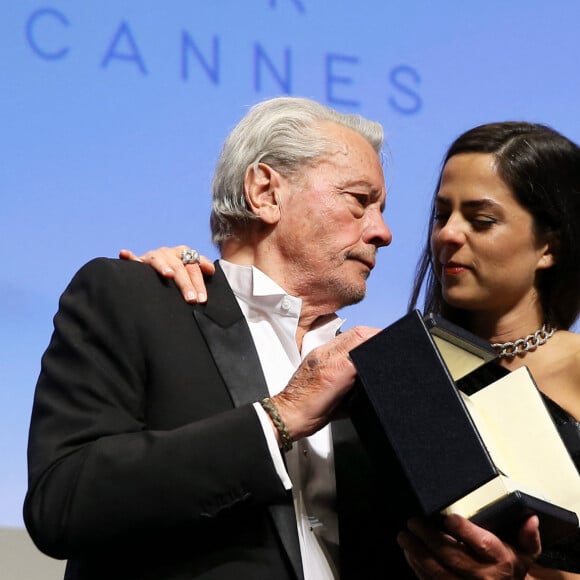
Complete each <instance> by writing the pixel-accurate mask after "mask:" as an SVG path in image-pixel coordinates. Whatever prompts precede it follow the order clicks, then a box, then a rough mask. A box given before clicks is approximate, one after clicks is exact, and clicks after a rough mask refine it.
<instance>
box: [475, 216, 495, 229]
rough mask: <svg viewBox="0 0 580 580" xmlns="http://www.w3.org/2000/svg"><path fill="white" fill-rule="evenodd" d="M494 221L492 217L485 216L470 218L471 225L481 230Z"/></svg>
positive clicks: (491, 224)
mask: <svg viewBox="0 0 580 580" xmlns="http://www.w3.org/2000/svg"><path fill="white" fill-rule="evenodd" d="M495 223H496V221H495V220H494V219H493V218H487V217H479V218H473V219H472V220H471V224H472V225H473V227H474V228H476V229H481V230H482V229H486V228H490V227H491V226H493V225H494V224H495Z"/></svg>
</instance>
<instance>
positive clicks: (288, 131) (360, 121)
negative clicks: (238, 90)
mask: <svg viewBox="0 0 580 580" xmlns="http://www.w3.org/2000/svg"><path fill="white" fill-rule="evenodd" d="M325 122H332V123H336V124H338V125H342V126H343V127H346V128H348V129H352V130H353V131H356V132H357V133H359V134H360V135H361V136H362V137H363V138H364V139H366V141H368V143H369V144H370V145H371V146H372V148H373V149H374V150H375V151H376V153H377V155H380V153H381V147H382V145H383V138H384V132H383V127H382V126H381V124H380V123H377V122H375V121H369V120H368V119H365V118H364V117H362V116H360V115H353V114H343V113H339V112H338V111H335V110H334V109H330V108H328V107H325V106H324V105H321V104H320V103H317V102H316V101H313V100H310V99H305V98H298V97H277V98H273V99H269V100H266V101H263V102H261V103H258V104H257V105H254V106H253V107H252V108H251V109H250V110H249V112H248V113H247V114H246V115H245V116H244V118H243V119H242V120H241V121H240V122H239V123H238V125H237V126H236V127H235V128H234V130H233V131H232V132H231V133H230V134H229V136H228V137H227V139H226V141H225V143H224V145H223V148H222V151H221V155H220V157H219V160H218V163H217V166H216V170H215V174H214V179H213V185H212V192H213V205H212V212H211V218H210V223H211V232H212V240H213V243H214V244H216V245H217V246H218V247H221V244H222V242H223V241H224V240H226V239H228V238H230V237H232V236H234V235H235V233H236V231H240V229H242V227H243V226H244V224H247V223H248V222H249V221H250V220H254V219H256V216H255V214H254V213H253V212H252V211H250V209H249V208H248V206H247V204H246V198H245V195H244V177H245V174H246V170H247V169H248V167H250V166H252V165H255V166H257V164H258V163H266V164H267V165H269V166H270V167H272V169H275V170H276V171H278V172H280V173H281V174H282V175H284V176H286V177H292V176H294V175H297V174H298V173H299V172H300V171H301V170H303V169H304V167H305V166H308V165H312V164H313V163H315V162H316V161H318V160H320V159H322V158H324V157H326V156H328V155H329V154H330V152H331V151H332V150H333V146H334V144H333V142H332V141H331V140H330V139H328V138H327V137H326V136H325V133H324V131H323V129H322V124H323V123H325Z"/></svg>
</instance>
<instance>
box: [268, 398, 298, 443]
mask: <svg viewBox="0 0 580 580" xmlns="http://www.w3.org/2000/svg"><path fill="white" fill-rule="evenodd" d="M260 404H261V405H262V407H263V409H264V411H266V413H268V415H269V416H270V419H272V423H274V427H276V430H277V431H278V434H279V435H280V441H281V443H282V449H283V450H284V451H290V449H292V437H290V433H289V432H288V429H287V428H286V425H285V424H284V421H283V420H282V417H280V413H278V409H276V405H274V403H273V402H272V399H270V398H269V397H266V398H265V399H262V401H260Z"/></svg>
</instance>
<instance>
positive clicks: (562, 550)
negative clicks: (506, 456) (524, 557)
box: [538, 395, 580, 573]
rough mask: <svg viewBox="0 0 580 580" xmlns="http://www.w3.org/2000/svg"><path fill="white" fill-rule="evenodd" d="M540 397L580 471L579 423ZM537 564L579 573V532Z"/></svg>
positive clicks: (552, 403) (541, 557) (562, 541)
mask: <svg viewBox="0 0 580 580" xmlns="http://www.w3.org/2000/svg"><path fill="white" fill-rule="evenodd" d="M542 396H543V398H544V402H545V403H546V406H547V407H548V410H549V411H550V414H551V415H552V418H553V419H554V422H555V423H556V426H557V427H558V431H559V432H560V436H561V437H562V439H563V440H564V443H565V444H566V447H567V448H568V451H569V453H570V455H571V456H572V460H573V461H574V464H575V465H576V469H578V471H580V422H578V421H577V420H576V419H575V418H574V417H572V416H571V415H570V414H569V413H568V412H567V411H564V409H562V407H560V406H559V405H558V404H557V403H555V402H554V401H552V399H550V398H549V397H547V396H546V395H542ZM538 564H540V565H542V566H545V567H547V568H556V569H558V570H566V571H568V572H576V573H580V531H578V532H577V533H575V534H573V535H571V536H568V537H567V538H565V539H564V540H561V541H560V542H558V543H556V544H553V545H552V546H550V547H549V548H546V549H545V550H544V551H543V552H542V555H541V556H540V558H539V559H538Z"/></svg>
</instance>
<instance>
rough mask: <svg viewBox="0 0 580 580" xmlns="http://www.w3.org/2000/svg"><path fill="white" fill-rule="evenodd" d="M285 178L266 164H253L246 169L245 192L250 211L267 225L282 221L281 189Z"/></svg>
mask: <svg viewBox="0 0 580 580" xmlns="http://www.w3.org/2000/svg"><path fill="white" fill-rule="evenodd" d="M282 181H283V178H282V176H281V175H280V174H279V173H278V172H277V171H276V170H275V169H272V168H271V167H270V166H269V165H267V164H266V163H258V164H257V165H255V164H253V165H250V167H248V169H246V175H245V176H244V192H245V196H246V203H247V204H248V207H249V208H250V210H251V211H252V212H253V213H254V214H256V216H257V217H259V218H260V220H262V221H263V222H264V223H266V224H271V225H272V224H276V223H278V221H279V219H280V189H281V186H282Z"/></svg>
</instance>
